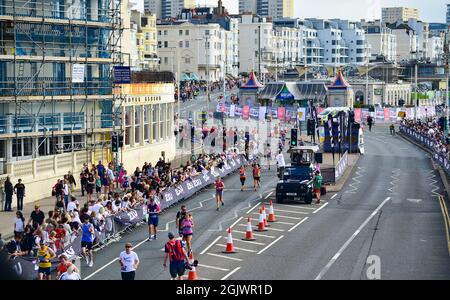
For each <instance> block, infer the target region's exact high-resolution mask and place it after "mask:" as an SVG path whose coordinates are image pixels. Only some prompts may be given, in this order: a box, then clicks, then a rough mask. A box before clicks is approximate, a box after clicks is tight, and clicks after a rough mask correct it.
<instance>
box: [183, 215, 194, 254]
mask: <svg viewBox="0 0 450 300" xmlns="http://www.w3.org/2000/svg"><path fill="white" fill-rule="evenodd" d="M193 227H194V221H193V220H192V215H191V214H189V213H188V214H187V215H186V218H185V219H184V220H183V223H182V224H181V228H182V229H183V239H184V240H185V241H186V246H187V250H188V251H187V252H188V254H190V252H191V251H192V246H191V239H192V234H193V233H194V232H193V231H192V228H193Z"/></svg>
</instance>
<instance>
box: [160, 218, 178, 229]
mask: <svg viewBox="0 0 450 300" xmlns="http://www.w3.org/2000/svg"><path fill="white" fill-rule="evenodd" d="M170 223H175V220H173V221H169V222H167V223H166V227H165V229H164V230H161V229H160V230H158V231H159V232H167V231H169V224H170Z"/></svg>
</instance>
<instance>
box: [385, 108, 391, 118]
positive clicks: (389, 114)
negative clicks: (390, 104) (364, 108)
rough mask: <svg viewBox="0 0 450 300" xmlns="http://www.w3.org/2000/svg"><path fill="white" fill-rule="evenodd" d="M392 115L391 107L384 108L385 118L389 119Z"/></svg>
mask: <svg viewBox="0 0 450 300" xmlns="http://www.w3.org/2000/svg"><path fill="white" fill-rule="evenodd" d="M390 117H391V111H390V110H389V108H385V109H384V120H385V121H389V119H390Z"/></svg>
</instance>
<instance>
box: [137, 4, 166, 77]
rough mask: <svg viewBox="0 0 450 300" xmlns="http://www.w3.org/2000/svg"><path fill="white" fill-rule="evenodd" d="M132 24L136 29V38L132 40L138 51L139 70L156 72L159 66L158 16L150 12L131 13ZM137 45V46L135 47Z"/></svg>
mask: <svg viewBox="0 0 450 300" xmlns="http://www.w3.org/2000/svg"><path fill="white" fill-rule="evenodd" d="M131 24H133V26H135V27H136V38H135V39H134V40H133V39H131V40H130V43H131V44H133V48H134V47H135V48H136V49H137V55H138V59H137V63H136V65H133V66H135V67H136V69H137V70H156V69H157V68H158V64H159V58H158V55H157V50H158V49H157V48H158V37H157V31H156V15H155V14H152V13H150V12H148V11H147V12H146V13H145V14H142V13H141V12H140V11H137V10H133V11H131ZM134 44H135V45H134Z"/></svg>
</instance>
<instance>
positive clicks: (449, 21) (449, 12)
mask: <svg viewBox="0 0 450 300" xmlns="http://www.w3.org/2000/svg"><path fill="white" fill-rule="evenodd" d="M445 17H446V18H445V20H446V22H447V25H450V4H447V13H446V15H445Z"/></svg>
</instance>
